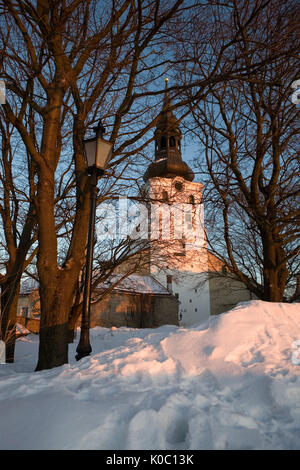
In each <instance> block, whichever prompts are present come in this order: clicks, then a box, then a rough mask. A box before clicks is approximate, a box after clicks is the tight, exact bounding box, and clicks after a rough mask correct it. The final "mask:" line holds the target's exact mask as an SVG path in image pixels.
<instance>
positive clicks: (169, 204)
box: [144, 79, 210, 326]
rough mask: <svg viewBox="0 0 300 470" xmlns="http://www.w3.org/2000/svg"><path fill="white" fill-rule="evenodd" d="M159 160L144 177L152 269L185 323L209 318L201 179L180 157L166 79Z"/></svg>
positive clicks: (157, 136)
mask: <svg viewBox="0 0 300 470" xmlns="http://www.w3.org/2000/svg"><path fill="white" fill-rule="evenodd" d="M154 136H155V160H154V162H153V163H151V164H150V165H149V167H148V168H147V170H146V172H145V174H144V181H145V187H144V190H146V194H147V199H148V200H149V201H150V207H151V222H150V273H151V275H153V276H154V277H155V278H156V279H157V280H158V281H160V282H161V283H162V284H163V285H164V286H165V287H167V288H168V289H169V290H170V291H171V292H172V293H173V294H174V295H176V297H178V299H179V302H180V308H179V312H180V321H181V324H182V325H184V326H189V325H193V324H195V323H200V322H204V321H206V320H208V317H209V313H210V299H209V283H208V280H207V279H206V273H207V270H208V267H207V248H206V240H205V231H204V217H203V204H202V188H203V185H202V184H201V183H197V182H194V181H193V180H194V173H193V171H192V170H191V169H190V167H189V166H188V165H187V163H186V162H184V161H183V160H182V155H181V139H182V134H181V131H180V128H179V122H178V120H177V118H176V117H175V115H174V114H173V112H172V111H171V102H170V95H169V90H168V79H165V95H164V102H163V107H162V110H161V112H160V114H159V116H158V122H157V127H156V130H155V133H154Z"/></svg>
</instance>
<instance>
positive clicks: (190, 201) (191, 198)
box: [189, 194, 195, 204]
mask: <svg viewBox="0 0 300 470" xmlns="http://www.w3.org/2000/svg"><path fill="white" fill-rule="evenodd" d="M189 203H190V204H195V197H194V196H193V195H192V194H191V195H190V196H189Z"/></svg>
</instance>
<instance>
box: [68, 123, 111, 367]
mask: <svg viewBox="0 0 300 470" xmlns="http://www.w3.org/2000/svg"><path fill="white" fill-rule="evenodd" d="M94 130H95V133H96V136H95V137H93V138H91V139H87V140H84V152H85V159H86V164H87V172H88V174H89V175H91V189H90V191H91V192H90V195H91V196H90V197H91V202H90V216H89V229H88V242H87V253H86V264H85V278H84V291H83V304H82V317H81V330H80V339H79V343H78V346H77V349H76V352H77V355H76V356H75V358H76V360H77V361H79V359H81V358H83V357H85V356H89V355H90V353H91V352H92V347H91V344H90V304H91V286H92V268H93V248H94V233H95V214H96V200H97V193H98V188H97V181H98V178H99V177H100V176H102V175H103V174H104V170H105V167H106V164H107V162H108V160H109V158H110V157H111V152H112V144H111V143H110V142H108V141H107V140H104V139H103V134H104V133H105V128H104V127H103V125H102V123H101V121H99V124H98V126H97V127H95V128H94Z"/></svg>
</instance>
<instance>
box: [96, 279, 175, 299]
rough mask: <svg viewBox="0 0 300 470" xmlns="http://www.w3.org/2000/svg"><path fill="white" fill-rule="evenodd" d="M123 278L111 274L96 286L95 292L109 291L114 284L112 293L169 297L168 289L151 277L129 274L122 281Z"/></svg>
mask: <svg viewBox="0 0 300 470" xmlns="http://www.w3.org/2000/svg"><path fill="white" fill-rule="evenodd" d="M123 276H124V275H123V274H113V275H112V276H111V277H110V278H109V279H108V280H107V281H105V282H103V283H101V284H99V285H98V287H97V291H102V292H103V290H106V289H109V288H110V287H111V286H112V285H113V284H116V285H115V286H114V287H113V291H121V292H126V293H132V294H149V295H171V294H170V292H169V291H168V289H166V288H165V287H164V286H163V285H162V284H161V283H160V282H158V281H157V280H156V279H155V278H154V277H153V276H148V275H145V276H143V275H138V274H130V275H129V276H127V277H126V278H124V279H122V277H123ZM120 279H122V280H120Z"/></svg>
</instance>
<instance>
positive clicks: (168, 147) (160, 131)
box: [144, 78, 194, 181]
mask: <svg viewBox="0 0 300 470" xmlns="http://www.w3.org/2000/svg"><path fill="white" fill-rule="evenodd" d="M154 136H155V161H154V162H153V163H151V164H150V165H149V167H148V169H147V171H146V173H145V174H144V180H145V181H147V180H148V179H150V178H153V177H155V176H161V177H163V178H174V177H175V176H181V177H182V178H184V179H185V180H187V181H193V179H194V173H193V172H192V170H191V169H190V168H189V166H188V165H187V164H186V163H185V162H184V161H183V160H182V158H181V138H182V134H181V131H180V128H179V122H178V119H177V118H176V117H175V116H174V114H173V113H172V111H170V92H169V89H168V79H167V78H166V79H165V94H164V102H163V107H162V110H161V112H160V114H159V116H158V122H157V127H156V130H155V132H154Z"/></svg>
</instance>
